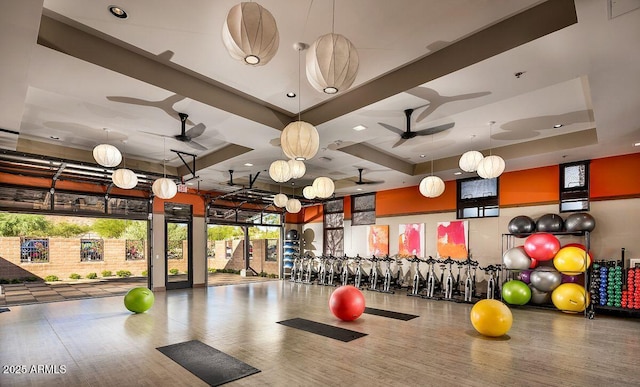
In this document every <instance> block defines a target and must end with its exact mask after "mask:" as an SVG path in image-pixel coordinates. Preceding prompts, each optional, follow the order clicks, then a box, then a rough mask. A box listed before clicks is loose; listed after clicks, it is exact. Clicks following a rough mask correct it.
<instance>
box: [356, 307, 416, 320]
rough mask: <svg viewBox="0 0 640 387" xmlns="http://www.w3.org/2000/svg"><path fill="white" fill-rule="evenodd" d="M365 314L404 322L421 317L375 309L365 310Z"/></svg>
mask: <svg viewBox="0 0 640 387" xmlns="http://www.w3.org/2000/svg"><path fill="white" fill-rule="evenodd" d="M364 312H365V313H367V314H374V315H376V316H382V317H389V318H394V319H396V320H402V321H409V320H412V319H414V318H416V317H420V316H416V315H415V314H407V313H399V312H392V311H390V310H384V309H375V308H369V307H367V308H364Z"/></svg>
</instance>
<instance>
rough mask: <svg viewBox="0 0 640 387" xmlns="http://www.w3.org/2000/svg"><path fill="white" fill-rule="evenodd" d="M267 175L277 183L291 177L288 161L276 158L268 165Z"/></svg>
mask: <svg viewBox="0 0 640 387" xmlns="http://www.w3.org/2000/svg"><path fill="white" fill-rule="evenodd" d="M269 176H270V177H271V178H272V179H273V181H275V182H277V183H284V182H286V181H288V180H289V179H291V170H290V169H289V163H287V162H286V161H285V160H276V161H274V162H272V163H271V165H270V166H269Z"/></svg>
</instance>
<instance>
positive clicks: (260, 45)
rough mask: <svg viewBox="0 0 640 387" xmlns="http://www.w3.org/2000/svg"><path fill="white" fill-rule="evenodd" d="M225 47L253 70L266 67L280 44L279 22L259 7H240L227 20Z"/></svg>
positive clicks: (230, 53) (252, 5)
mask: <svg viewBox="0 0 640 387" xmlns="http://www.w3.org/2000/svg"><path fill="white" fill-rule="evenodd" d="M222 43H223V44H224V46H225V48H226V49H227V51H228V52H229V55H231V57H232V58H234V59H237V60H241V61H243V62H244V63H246V64H248V65H252V66H262V65H265V64H267V63H268V62H269V61H270V60H271V58H273V57H274V56H275V55H276V52H277V51H278V45H279V44H280V37H279V35H278V26H277V25H276V20H275V19H274V17H273V15H272V14H271V12H269V11H268V10H267V9H265V8H264V7H262V6H261V5H260V4H258V3H246V2H243V3H240V4H237V5H235V6H234V7H233V8H231V10H230V11H229V14H228V15H227V18H226V19H225V22H224V26H223V27H222Z"/></svg>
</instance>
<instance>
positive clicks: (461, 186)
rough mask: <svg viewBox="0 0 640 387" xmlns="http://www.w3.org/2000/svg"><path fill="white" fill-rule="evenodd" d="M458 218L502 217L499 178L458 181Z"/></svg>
mask: <svg viewBox="0 0 640 387" xmlns="http://www.w3.org/2000/svg"><path fill="white" fill-rule="evenodd" d="M457 188H458V190H457V192H458V197H457V218H458V219H467V218H488V217H495V216H498V215H500V207H499V206H498V192H499V190H498V178H493V179H483V178H471V179H464V180H458V181H457Z"/></svg>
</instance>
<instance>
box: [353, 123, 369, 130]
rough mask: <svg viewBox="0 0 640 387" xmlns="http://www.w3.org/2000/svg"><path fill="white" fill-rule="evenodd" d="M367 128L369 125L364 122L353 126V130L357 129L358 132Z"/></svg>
mask: <svg viewBox="0 0 640 387" xmlns="http://www.w3.org/2000/svg"><path fill="white" fill-rule="evenodd" d="M365 129H367V127H366V126H364V125H362V124H360V125H356V126H354V127H353V130H357V131H358V132H359V131H361V130H365Z"/></svg>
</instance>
